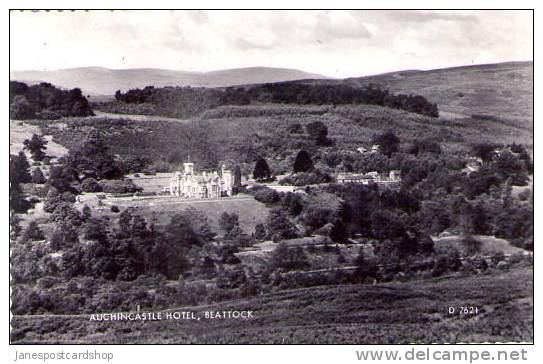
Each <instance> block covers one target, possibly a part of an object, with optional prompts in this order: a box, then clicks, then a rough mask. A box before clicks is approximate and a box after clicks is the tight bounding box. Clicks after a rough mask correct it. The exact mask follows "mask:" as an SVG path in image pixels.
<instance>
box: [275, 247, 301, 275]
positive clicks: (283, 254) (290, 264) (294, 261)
mask: <svg viewBox="0 0 543 364" xmlns="http://www.w3.org/2000/svg"><path fill="white" fill-rule="evenodd" d="M271 265H272V268H274V269H277V268H281V269H285V270H295V269H303V268H306V267H307V266H309V262H308V261H307V256H306V254H305V252H304V251H303V249H302V248H301V247H299V246H296V247H292V248H291V247H288V246H287V245H286V244H285V243H279V245H278V246H277V248H275V250H274V251H273V253H272V257H271Z"/></svg>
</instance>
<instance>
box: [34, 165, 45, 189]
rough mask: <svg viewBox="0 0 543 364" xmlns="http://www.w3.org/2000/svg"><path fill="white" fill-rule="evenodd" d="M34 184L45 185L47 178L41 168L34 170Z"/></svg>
mask: <svg viewBox="0 0 543 364" xmlns="http://www.w3.org/2000/svg"><path fill="white" fill-rule="evenodd" d="M32 183H35V184H37V185H41V184H44V183H45V176H44V175H43V172H42V171H41V168H34V169H33V170H32Z"/></svg>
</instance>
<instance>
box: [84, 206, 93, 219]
mask: <svg viewBox="0 0 543 364" xmlns="http://www.w3.org/2000/svg"><path fill="white" fill-rule="evenodd" d="M91 217H92V213H91V209H90V207H89V205H85V206H83V209H82V210H81V218H82V219H83V221H88V220H89V219H90V218H91Z"/></svg>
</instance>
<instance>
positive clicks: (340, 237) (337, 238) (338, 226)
mask: <svg viewBox="0 0 543 364" xmlns="http://www.w3.org/2000/svg"><path fill="white" fill-rule="evenodd" d="M348 238H349V236H348V234H347V229H346V227H345V224H344V223H343V221H341V220H340V219H337V220H336V221H335V222H334V226H333V227H332V229H331V230H330V239H331V240H332V241H333V242H334V243H339V244H343V243H346V242H347V241H348Z"/></svg>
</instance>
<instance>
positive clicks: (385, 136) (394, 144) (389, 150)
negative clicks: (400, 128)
mask: <svg viewBox="0 0 543 364" xmlns="http://www.w3.org/2000/svg"><path fill="white" fill-rule="evenodd" d="M372 144H376V145H378V146H379V150H380V151H381V153H383V154H384V155H386V156H387V157H390V156H391V155H392V154H393V153H397V152H398V150H399V147H400V138H398V137H397V136H396V134H395V133H394V131H393V130H388V131H386V132H384V133H382V134H378V135H376V136H374V137H373V140H372Z"/></svg>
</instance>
